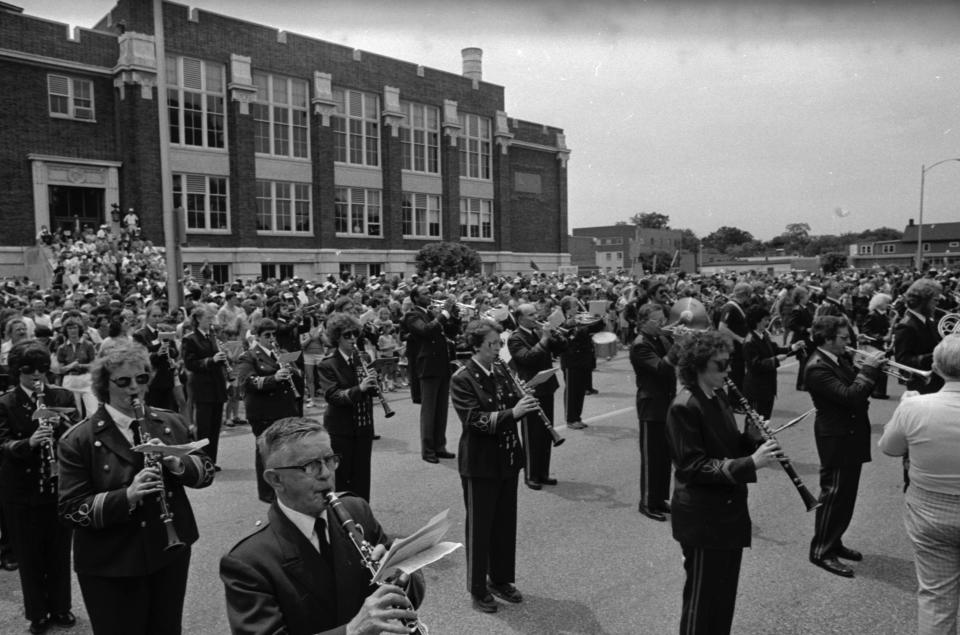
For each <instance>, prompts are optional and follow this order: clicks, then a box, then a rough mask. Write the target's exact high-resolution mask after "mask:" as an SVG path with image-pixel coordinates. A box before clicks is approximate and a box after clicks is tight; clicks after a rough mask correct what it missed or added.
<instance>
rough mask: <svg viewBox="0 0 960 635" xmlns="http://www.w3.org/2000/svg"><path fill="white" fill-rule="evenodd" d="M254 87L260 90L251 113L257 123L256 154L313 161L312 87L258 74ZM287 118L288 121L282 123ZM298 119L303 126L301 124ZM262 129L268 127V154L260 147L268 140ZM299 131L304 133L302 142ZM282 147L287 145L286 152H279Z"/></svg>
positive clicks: (296, 81) (275, 76)
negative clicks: (311, 137)
mask: <svg viewBox="0 0 960 635" xmlns="http://www.w3.org/2000/svg"><path fill="white" fill-rule="evenodd" d="M253 84H254V86H256V87H257V96H256V97H255V98H254V100H253V104H251V109H250V115H251V116H252V117H253V122H254V139H253V143H254V152H255V153H256V154H259V155H263V156H274V157H286V158H290V159H295V160H301V161H309V160H310V86H309V85H308V84H307V82H305V81H304V80H302V79H296V78H294V77H286V76H283V75H272V74H270V73H258V72H255V73H254V74H253ZM297 87H299V90H297ZM296 102H299V103H296ZM264 115H265V117H266V118H264ZM283 118H286V121H280V120H281V119H283ZM298 118H299V121H300V122H302V125H301V124H300V123H298V121H297V119H298ZM260 126H265V127H266V130H267V134H266V137H265V139H266V144H267V147H268V149H269V150H268V151H264V150H263V149H262V148H259V147H258V145H259V144H260V143H262V141H261V139H262V138H264V137H263V135H261V134H259V132H260V131H259V127H260ZM297 131H302V133H301V134H302V139H298V135H297V134H296V133H297ZM298 142H299V143H298ZM278 143H284V144H286V152H281V151H280V150H281V149H278V147H277V144H278Z"/></svg>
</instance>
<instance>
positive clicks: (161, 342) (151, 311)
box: [133, 303, 180, 412]
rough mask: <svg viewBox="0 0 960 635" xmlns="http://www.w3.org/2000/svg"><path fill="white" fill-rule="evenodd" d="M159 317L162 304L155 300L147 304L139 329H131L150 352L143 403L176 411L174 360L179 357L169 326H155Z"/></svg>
mask: <svg viewBox="0 0 960 635" xmlns="http://www.w3.org/2000/svg"><path fill="white" fill-rule="evenodd" d="M163 319H164V315H163V307H161V306H160V305H159V304H157V303H154V304H152V305H150V308H148V309H147V313H146V324H145V325H144V327H143V328H142V329H139V330H137V331H134V333H133V340H134V341H135V342H138V343H139V344H141V345H142V346H144V347H146V349H147V352H148V353H150V366H151V367H152V368H153V373H154V374H153V378H152V379H151V380H150V388H149V389H148V390H147V405H148V406H153V407H155V408H164V409H166V410H173V411H174V412H177V411H178V410H179V404H178V400H177V396H176V395H175V394H174V387H175V386H176V383H177V380H176V373H177V368H176V360H177V359H178V358H179V357H180V351H178V350H177V344H176V342H175V341H174V332H173V331H172V330H170V331H168V332H166V333H163V334H161V333H160V330H159V328H158V327H159V326H160V323H161V322H162V321H163Z"/></svg>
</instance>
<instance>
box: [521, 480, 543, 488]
mask: <svg viewBox="0 0 960 635" xmlns="http://www.w3.org/2000/svg"><path fill="white" fill-rule="evenodd" d="M523 482H524V483H526V484H527V487H529V488H530V489H533V490H540V489H542V487H543V486H542V485H540V483H539V482H538V481H535V480H533V479H532V478H525V479H523Z"/></svg>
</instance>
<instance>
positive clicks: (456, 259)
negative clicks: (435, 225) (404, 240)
mask: <svg viewBox="0 0 960 635" xmlns="http://www.w3.org/2000/svg"><path fill="white" fill-rule="evenodd" d="M415 261H416V263H417V273H419V274H420V275H425V274H439V273H445V274H447V275H448V276H452V275H458V274H463V273H480V262H481V260H480V254H478V253H477V252H476V250H475V249H472V248H471V247H468V246H467V245H464V244H463V243H448V242H441V243H428V244H426V245H424V246H423V247H422V248H421V249H420V251H418V252H417V256H416V258H415Z"/></svg>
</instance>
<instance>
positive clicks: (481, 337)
mask: <svg viewBox="0 0 960 635" xmlns="http://www.w3.org/2000/svg"><path fill="white" fill-rule="evenodd" d="M500 333H501V328H500V326H499V325H497V324H494V323H492V322H488V321H484V320H474V321H472V322H470V323H469V324H468V325H467V329H466V333H465V338H466V340H467V343H468V344H469V345H470V347H471V348H472V349H473V351H474V354H473V357H471V358H470V359H469V360H468V361H467V362H466V363H464V365H463V366H461V367H460V368H459V369H458V370H457V372H456V373H454V375H453V379H452V390H453V394H452V401H453V407H454V409H455V410H456V411H457V415H458V416H459V417H460V422H461V423H462V424H463V432H462V433H461V435H460V459H459V468H460V480H461V482H462V484H463V501H464V505H465V506H466V516H467V517H466V543H467V590H468V591H469V592H470V594H471V596H472V598H473V606H474V607H475V608H477V609H478V610H480V611H483V612H484V613H495V612H496V611H497V602H496V601H495V600H494V598H493V596H494V595H496V596H497V597H499V598H501V599H503V600H506V601H507V602H512V603H517V602H521V601H522V600H523V595H522V594H521V593H520V591H518V590H517V588H516V587H515V586H514V585H513V582H514V580H515V578H516V573H515V572H516V551H517V480H518V474H519V472H520V468H521V467H522V466H523V458H522V455H521V453H522V449H521V447H520V440H519V438H518V436H517V420H518V419H520V418H522V417H524V416H525V415H528V414H530V413H533V412H535V411H536V410H537V408H538V407H539V404H538V402H537V399H536V398H535V397H533V396H532V395H524V396H523V398H521V399H519V400H518V399H517V397H516V393H515V391H514V389H513V386H512V380H511V379H510V377H509V376H507V375H506V373H507V372H508V371H507V369H506V367H505V365H504V364H503V363H502V362H500V361H499V359H498V357H499V353H500V347H501V345H502V344H501V341H500ZM541 425H542V424H541ZM488 574H489V579H488Z"/></svg>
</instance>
